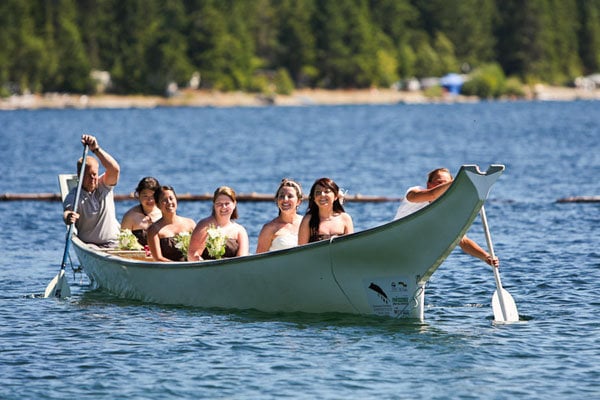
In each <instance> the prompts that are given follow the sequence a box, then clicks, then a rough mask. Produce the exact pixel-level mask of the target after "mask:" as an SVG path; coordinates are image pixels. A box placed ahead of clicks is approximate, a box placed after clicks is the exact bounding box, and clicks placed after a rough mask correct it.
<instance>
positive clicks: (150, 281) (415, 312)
mask: <svg viewBox="0 0 600 400" xmlns="http://www.w3.org/2000/svg"><path fill="white" fill-rule="evenodd" d="M503 170H504V166H502V165H492V166H490V167H489V169H488V170H487V171H486V172H485V173H483V172H481V171H480V170H479V168H478V167H477V166H474V165H466V166H463V167H461V169H460V171H459V173H458V174H457V176H456V179H455V181H454V183H453V184H452V186H451V187H450V188H449V189H448V190H447V191H446V193H444V195H443V196H441V197H440V198H439V199H438V200H436V201H435V202H433V203H431V204H430V205H428V206H427V207H425V208H423V209H421V210H419V211H417V212H416V213H414V214H411V215H409V216H407V217H404V218H402V219H399V220H396V221H391V222H389V223H386V224H383V225H381V226H377V227H375V228H371V229H367V230H364V231H360V232H356V233H353V234H350V235H345V236H340V237H335V238H333V239H331V240H325V241H321V242H316V243H309V244H307V245H303V246H298V247H294V248H291V249H286V250H279V251H273V252H268V253H263V254H256V255H249V256H245V257H236V258H229V259H222V260H214V261H200V262H172V263H160V262H153V261H151V259H150V260H148V259H143V258H144V257H141V258H142V259H135V258H133V257H130V255H128V254H126V253H120V254H119V252H112V254H111V253H110V252H106V251H101V250H96V249H92V248H90V247H88V246H86V245H85V244H84V243H83V242H82V241H81V240H79V239H78V238H77V237H73V244H74V248H75V251H76V253H77V256H78V258H79V261H80V263H81V265H82V266H83V271H84V272H85V273H86V274H87V275H88V277H89V278H90V280H91V281H92V283H93V285H94V286H95V287H100V288H104V289H105V290H107V291H108V292H110V293H112V294H114V295H116V296H119V297H122V298H128V299H135V300H141V301H144V302H151V303H159V304H174V305H186V306H197V307H205V308H218V309H238V310H243V309H255V310H260V311H265V312H307V313H325V312H339V313H351V314H363V315H380V316H390V317H402V318H415V319H420V320H423V305H424V295H425V283H426V282H427V280H428V279H429V278H430V277H431V275H432V274H433V273H434V272H435V270H436V269H437V268H438V267H439V265H440V264H441V263H442V262H443V261H444V259H445V258H446V257H447V256H448V255H449V254H450V253H451V252H452V250H453V249H454V248H455V247H456V245H457V244H458V242H459V240H460V238H461V237H462V236H463V235H464V234H465V233H466V232H467V230H468V229H469V227H470V226H471V224H472V222H473V220H474V219H475V217H476V216H477V214H478V213H479V210H480V209H481V206H482V205H483V203H484V201H485V199H486V198H487V196H488V193H489V190H490V188H491V186H492V185H493V184H494V182H496V180H497V179H498V177H499V176H500V175H501V174H502V171H503Z"/></svg>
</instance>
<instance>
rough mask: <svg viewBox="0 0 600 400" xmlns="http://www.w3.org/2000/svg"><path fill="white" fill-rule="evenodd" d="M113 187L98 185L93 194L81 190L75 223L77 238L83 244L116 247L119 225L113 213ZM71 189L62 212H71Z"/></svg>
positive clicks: (75, 189)
mask: <svg viewBox="0 0 600 400" xmlns="http://www.w3.org/2000/svg"><path fill="white" fill-rule="evenodd" d="M113 188H114V186H108V185H106V184H104V183H100V184H99V185H98V189H96V190H95V191H94V192H93V193H89V192H87V191H85V190H84V189H83V188H82V189H81V194H80V195H79V206H78V207H77V213H78V214H79V219H78V220H77V222H76V223H75V227H76V228H77V236H79V238H80V239H81V240H82V241H84V242H85V243H93V244H96V245H98V246H100V247H116V246H117V244H118V241H119V239H118V236H119V231H120V229H121V225H120V224H119V221H118V220H117V214H116V212H115V200H114V195H113ZM76 191H77V188H73V189H72V190H71V191H70V192H69V194H68V195H67V197H65V201H64V202H63V209H64V210H73V205H74V204H73V203H74V202H75V194H76V193H75V192H76Z"/></svg>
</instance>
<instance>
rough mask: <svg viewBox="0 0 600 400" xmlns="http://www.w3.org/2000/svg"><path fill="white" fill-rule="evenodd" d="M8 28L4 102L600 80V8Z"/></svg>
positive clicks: (426, 10)
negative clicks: (445, 81)
mask: <svg viewBox="0 0 600 400" xmlns="http://www.w3.org/2000/svg"><path fill="white" fill-rule="evenodd" d="M0 21H1V25H0V26H2V28H1V29H0V94H1V95H2V96H8V95H11V94H22V93H31V92H33V93H46V92H68V93H79V94H94V93H97V92H98V91H106V92H108V93H114V94H159V95H163V94H165V93H166V91H167V88H170V87H171V88H172V87H188V86H190V85H191V86H192V87H197V88H200V89H210V90H219V91H245V92H256V93H271V92H272V93H280V94H286V93H290V92H291V91H293V90H294V89H301V88H318V89H348V88H357V89H361V88H378V87H381V88H387V87H390V86H392V85H394V84H398V82H403V81H406V80H408V79H411V78H416V79H422V78H426V77H431V76H434V77H439V76H442V75H444V74H446V73H449V72H456V73H462V74H470V76H471V77H474V78H473V82H474V84H472V85H471V87H470V88H467V89H468V90H472V91H473V93H471V94H475V95H480V96H482V97H497V96H499V95H502V94H504V93H506V90H507V88H510V87H511V86H512V87H515V88H516V87H518V86H519V85H521V84H535V83H540V82H542V83H548V84H552V85H568V84H570V83H572V82H573V80H574V79H575V78H576V77H578V76H581V75H588V74H592V73H595V72H599V71H600V0H527V1H520V0H248V1H235V0H169V1H167V0H79V1H76V0H57V1H44V0H3V1H2V2H0ZM93 71H96V72H95V74H92V72H93ZM97 71H105V73H104V76H108V77H110V82H109V81H108V80H105V82H103V86H99V82H100V81H101V79H99V78H98V77H99V76H103V75H99V74H98V72H97ZM93 76H94V77H96V78H95V79H94V78H93Z"/></svg>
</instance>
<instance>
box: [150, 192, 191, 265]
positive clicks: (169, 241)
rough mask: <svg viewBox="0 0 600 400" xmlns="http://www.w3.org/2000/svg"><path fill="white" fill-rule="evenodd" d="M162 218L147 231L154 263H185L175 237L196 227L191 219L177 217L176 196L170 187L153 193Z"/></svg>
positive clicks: (184, 257)
mask: <svg viewBox="0 0 600 400" xmlns="http://www.w3.org/2000/svg"><path fill="white" fill-rule="evenodd" d="M154 200H155V201H156V203H157V204H158V206H159V207H160V211H161V213H162V218H161V219H159V220H158V221H156V222H155V223H153V224H152V226H150V228H149V229H148V246H149V247H150V252H151V253H152V257H153V258H154V260H156V261H185V260H186V255H185V254H184V252H183V251H182V250H181V249H180V248H179V247H178V246H177V240H176V236H178V235H179V234H186V233H187V234H189V233H190V232H192V231H193V230H194V228H195V227H196V222H194V220H193V219H191V218H186V217H181V216H179V215H177V195H176V194H175V190H174V189H173V188H172V187H171V186H161V187H160V189H159V190H157V191H156V192H155V193H154Z"/></svg>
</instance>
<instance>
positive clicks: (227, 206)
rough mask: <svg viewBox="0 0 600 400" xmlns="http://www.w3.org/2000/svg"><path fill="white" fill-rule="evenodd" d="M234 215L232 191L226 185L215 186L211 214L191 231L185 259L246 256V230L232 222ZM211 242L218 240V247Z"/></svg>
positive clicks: (234, 203)
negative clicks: (215, 247)
mask: <svg viewBox="0 0 600 400" xmlns="http://www.w3.org/2000/svg"><path fill="white" fill-rule="evenodd" d="M237 218H238V212H237V200H236V195H235V191H234V190H233V189H232V188H230V187H228V186H221V187H218V188H217V190H215V192H214V194H213V207H212V212H211V215H210V216H209V217H207V218H204V219H203V220H201V221H199V222H198V224H197V225H196V228H195V229H194V232H192V237H191V238H190V249H189V252H188V260H190V261H196V260H214V259H217V258H221V257H237V256H246V255H248V251H249V250H248V247H249V245H250V244H249V240H248V233H247V232H246V229H245V228H244V227H243V226H242V225H240V224H238V223H237V222H235V221H233V220H235V219H237ZM207 239H209V241H208V243H207ZM213 239H214V240H213ZM213 242H219V243H220V246H219V248H218V249H214V247H213V246H212V245H213ZM215 251H216V253H215Z"/></svg>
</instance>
